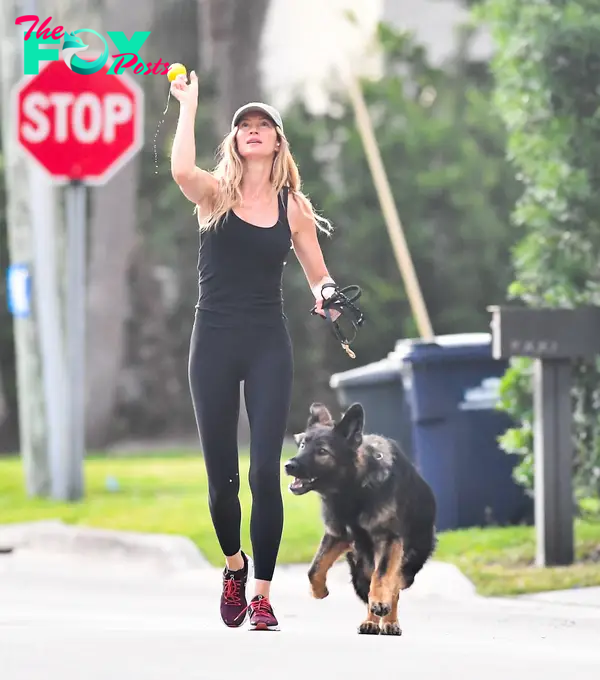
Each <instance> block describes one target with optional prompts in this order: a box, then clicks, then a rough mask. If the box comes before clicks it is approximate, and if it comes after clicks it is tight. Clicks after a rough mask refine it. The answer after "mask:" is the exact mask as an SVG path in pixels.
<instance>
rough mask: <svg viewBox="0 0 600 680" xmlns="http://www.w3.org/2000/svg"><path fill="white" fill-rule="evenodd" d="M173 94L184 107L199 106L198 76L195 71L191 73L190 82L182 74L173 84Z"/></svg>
mask: <svg viewBox="0 0 600 680" xmlns="http://www.w3.org/2000/svg"><path fill="white" fill-rule="evenodd" d="M171 94H172V95H173V96H174V97H175V99H177V100H178V101H179V103H180V104H181V105H182V106H197V104H198V76H197V75H196V72H195V71H191V72H190V82H189V84H188V83H187V79H186V76H184V75H183V74H182V73H180V74H179V75H178V76H177V77H176V78H175V80H174V81H173V82H172V83H171Z"/></svg>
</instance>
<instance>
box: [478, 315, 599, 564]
mask: <svg viewBox="0 0 600 680" xmlns="http://www.w3.org/2000/svg"><path fill="white" fill-rule="evenodd" d="M487 309H488V311H489V312H491V314H492V320H491V322H490V327H491V330H492V354H493V356H494V358H495V359H508V358H510V357H513V356H518V357H531V358H533V359H534V362H533V407H534V408H533V410H534V416H533V420H534V423H533V427H534V436H533V440H534V478H535V527H536V563H537V564H538V566H549V565H564V564H571V563H572V561H573V559H574V531H573V511H574V505H575V503H574V499H573V495H572V481H571V474H572V466H573V442H572V438H571V425H572V413H571V386H572V365H573V361H574V360H576V359H579V360H584V361H590V362H591V361H592V360H593V359H594V358H595V357H596V355H597V354H600V307H591V306H586V307H577V308H575V309H559V308H538V309H536V308H533V309H532V308H529V307H518V306H512V307H511V306H506V307H497V306H491V307H488V308H487Z"/></svg>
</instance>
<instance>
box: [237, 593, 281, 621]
mask: <svg viewBox="0 0 600 680" xmlns="http://www.w3.org/2000/svg"><path fill="white" fill-rule="evenodd" d="M248 609H250V610H251V611H252V613H253V614H262V615H263V616H273V608H272V607H271V603H270V602H269V600H267V598H266V597H262V598H261V599H260V600H251V601H250V602H249V603H248V605H247V606H246V607H245V608H244V609H243V610H242V611H241V612H240V614H239V616H237V617H236V620H237V619H238V618H239V617H240V616H243V615H244V614H245V613H246V611H247V610H248Z"/></svg>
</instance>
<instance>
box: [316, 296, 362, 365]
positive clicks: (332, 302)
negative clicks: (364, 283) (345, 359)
mask: <svg viewBox="0 0 600 680" xmlns="http://www.w3.org/2000/svg"><path fill="white" fill-rule="evenodd" d="M324 288H333V289H334V292H333V294H332V295H330V296H329V297H328V298H323V312H324V313H325V316H326V317H327V319H328V320H329V321H330V322H331V327H332V329H333V334H334V335H335V337H336V339H337V340H338V341H339V343H340V344H341V346H342V347H343V348H344V350H345V351H346V354H348V356H349V357H350V358H351V359H355V358H356V354H354V352H353V351H352V350H351V349H350V343H351V342H354V338H356V333H357V332H358V329H359V327H360V326H362V324H363V322H364V320H365V316H364V314H363V313H362V312H361V310H360V309H359V307H358V306H357V305H355V304H354V302H355V301H356V300H358V299H359V298H360V296H361V295H362V290H361V289H360V287H359V286H355V285H352V286H346V287H345V288H339V287H338V286H337V285H336V284H335V283H324V284H323V286H322V288H321V297H323V289H324ZM350 291H353V294H352V295H350ZM332 309H335V310H336V311H338V312H339V313H340V314H342V315H343V314H346V315H347V316H349V317H350V323H351V324H352V326H353V327H354V335H353V336H352V340H348V338H345V337H344V336H343V334H342V331H341V329H340V325H339V324H338V322H337V320H335V321H334V320H333V319H332V318H331V310H332ZM316 310H317V307H316V305H315V306H314V307H313V308H312V309H311V310H310V313H311V314H317V315H318V316H320V314H318V312H317V311H316Z"/></svg>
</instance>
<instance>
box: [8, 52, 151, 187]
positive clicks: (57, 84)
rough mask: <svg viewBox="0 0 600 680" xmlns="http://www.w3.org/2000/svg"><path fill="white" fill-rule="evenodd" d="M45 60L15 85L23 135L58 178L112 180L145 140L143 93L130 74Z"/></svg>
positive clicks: (31, 151)
mask: <svg viewBox="0 0 600 680" xmlns="http://www.w3.org/2000/svg"><path fill="white" fill-rule="evenodd" d="M110 65H111V64H110V60H109V61H108V62H107V63H106V64H105V65H104V67H103V68H102V69H101V70H100V71H98V72H97V73H93V74H91V75H80V74H78V73H74V72H73V71H71V69H69V67H68V66H67V65H66V64H65V62H64V61H63V60H62V59H58V60H57V61H49V62H43V63H42V64H40V72H39V74H37V75H32V76H25V77H24V78H23V79H22V80H21V81H20V82H19V83H18V84H17V86H16V88H15V92H14V93H13V96H14V105H15V106H16V114H17V126H18V140H19V143H20V144H21V145H22V146H23V147H24V148H25V149H26V151H27V152H28V153H29V154H30V155H31V156H33V158H34V159H35V160H36V161H37V162H38V163H40V164H41V165H42V166H43V167H44V168H45V170H46V171H47V172H48V173H49V174H50V175H51V176H52V178H53V179H54V180H55V181H57V182H68V181H69V180H81V181H83V182H85V183H86V184H92V185H98V184H104V183H105V182H107V181H108V180H109V179H110V178H111V177H112V176H113V175H114V174H115V173H116V172H117V171H118V170H119V169H120V168H121V167H123V165H125V163H127V161H128V160H129V159H130V158H131V157H132V156H133V155H134V154H135V153H137V152H138V151H139V149H140V148H141V146H142V144H143V117H144V93H143V90H142V89H141V88H140V87H139V86H138V85H137V83H135V82H134V81H133V80H132V79H131V78H130V77H129V76H128V75H127V74H126V73H123V74H121V75H113V74H110V75H109V74H108V69H109V68H110Z"/></svg>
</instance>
